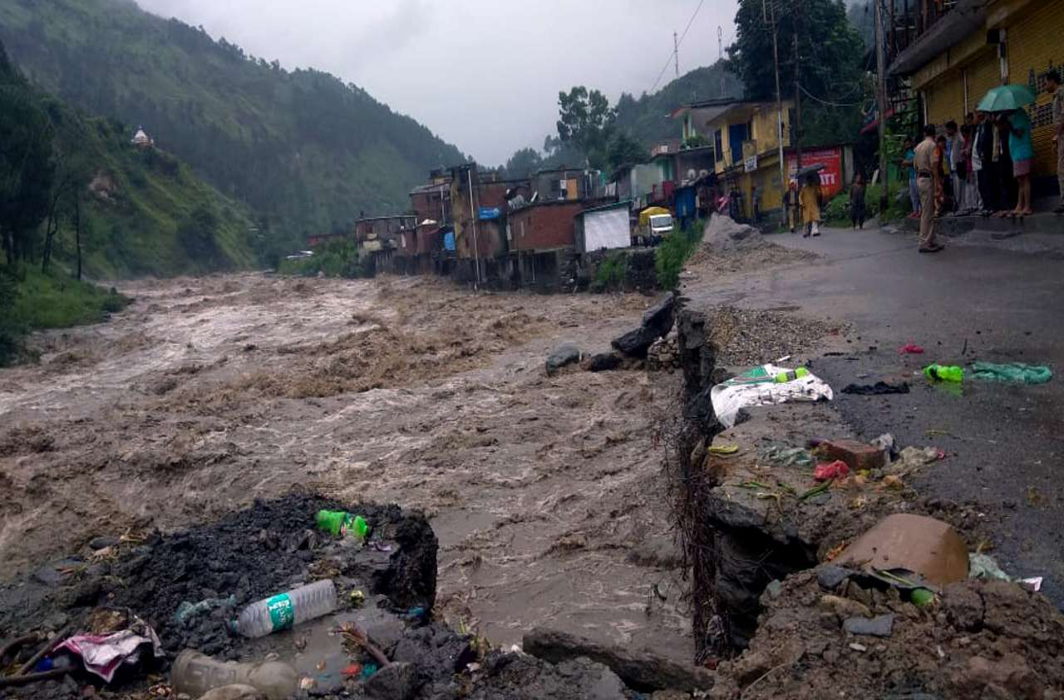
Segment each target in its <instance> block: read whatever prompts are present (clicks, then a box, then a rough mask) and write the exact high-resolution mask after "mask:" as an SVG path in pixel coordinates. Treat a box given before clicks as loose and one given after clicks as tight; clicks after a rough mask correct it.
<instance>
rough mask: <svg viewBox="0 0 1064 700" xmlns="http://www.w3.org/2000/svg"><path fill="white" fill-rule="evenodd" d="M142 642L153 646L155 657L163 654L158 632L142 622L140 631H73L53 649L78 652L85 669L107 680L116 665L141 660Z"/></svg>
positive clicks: (109, 679) (113, 674)
mask: <svg viewBox="0 0 1064 700" xmlns="http://www.w3.org/2000/svg"><path fill="white" fill-rule="evenodd" d="M144 644H150V645H151V646H152V652H153V653H154V654H155V657H156V658H161V657H163V656H165V655H166V654H165V652H163V645H162V643H161V642H160V641H159V637H158V635H156V634H155V630H153V629H152V628H151V627H150V626H148V625H144V626H143V627H142V628H141V631H140V632H139V633H138V632H135V631H134V630H133V629H125V630H122V631H120V632H114V633H113V634H76V635H74V636H73V637H68V638H67V639H64V640H63V641H62V642H60V643H59V644H58V645H57V646H56V649H67V650H69V651H71V652H73V653H75V654H77V655H78V656H80V657H81V660H82V662H83V663H84V664H85V670H87V671H89V672H91V673H94V674H96V675H97V676H99V677H100V678H102V679H103V680H104V681H105V682H107V683H110V682H111V679H112V678H114V676H115V672H116V671H117V670H118V667H119V666H121V665H122V664H123V663H131V664H133V663H137V661H139V660H140V647H141V645H144Z"/></svg>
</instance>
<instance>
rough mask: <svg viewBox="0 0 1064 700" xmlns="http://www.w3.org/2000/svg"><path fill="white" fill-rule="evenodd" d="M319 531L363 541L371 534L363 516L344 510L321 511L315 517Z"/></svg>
mask: <svg viewBox="0 0 1064 700" xmlns="http://www.w3.org/2000/svg"><path fill="white" fill-rule="evenodd" d="M314 520H315V522H316V523H317V524H318V529H319V530H324V531H325V532H328V533H331V534H333V535H350V536H352V537H354V538H355V539H357V540H359V541H362V540H365V539H366V535H367V534H369V523H367V522H366V519H365V518H363V517H362V516H361V515H352V514H351V513H348V512H347V511H343V510H319V511H318V514H317V515H316V516H315V517H314Z"/></svg>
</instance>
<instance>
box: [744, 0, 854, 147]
mask: <svg viewBox="0 0 1064 700" xmlns="http://www.w3.org/2000/svg"><path fill="white" fill-rule="evenodd" d="M769 4H771V5H773V6H774V8H775V20H776V31H777V41H778V45H779V56H780V84H781V86H782V92H783V97H784V98H785V99H789V98H793V97H794V95H795V85H796V84H797V85H800V86H801V87H800V94H801V99H802V105H803V122H806V127H805V128H803V131H804V133H803V134H802V140H803V142H810V141H817V140H820V141H823V140H838V139H839V138H840V136H841V137H842V138H850V137H852V136H853V135H855V132H854V129H855V128H856V126H857V125H858V124H859V120H860V111H859V107H860V103H861V102H862V101H863V100H864V98H865V97H866V86H865V83H864V80H863V73H864V71H863V68H864V66H863V65H862V59H863V57H864V42H863V41H862V40H861V37H860V36H858V34H857V32H856V30H855V29H854V27H853V25H851V24H850V22H849V20H848V18H847V16H846V6H845V4H844V3H843V2H842V1H841V0H767V3H766V1H765V0H740V2H739V11H738V12H737V13H736V16H735V24H736V39H735V43H734V44H732V45H731V46H730V47H728V57H729V64H730V68H731V69H732V70H733V71H734V72H735V73H736V74H737V75H738V76H739V77H740V78H741V79H742V81H743V84H744V85H745V87H746V96H747V98H748V99H753V100H770V99H774V98H775V95H776V76H775V69H774V66H773V62H772V60H765V57H766V56H768V57H771V56H772V27H771V25H770V23H768V22H766V12H765V10H766V8H767V7H768V6H769ZM770 17H771V13H770ZM796 72H797V78H798V80H797V83H796V81H795V74H796ZM806 113H807V114H806Z"/></svg>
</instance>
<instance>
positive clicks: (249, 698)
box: [200, 683, 266, 700]
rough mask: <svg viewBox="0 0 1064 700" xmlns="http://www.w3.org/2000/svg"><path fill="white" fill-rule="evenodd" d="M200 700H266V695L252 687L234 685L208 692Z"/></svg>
mask: <svg viewBox="0 0 1064 700" xmlns="http://www.w3.org/2000/svg"><path fill="white" fill-rule="evenodd" d="M200 700H266V695H265V694H263V693H262V692H260V691H259V690H258V689H257V688H255V687H254V686H250V685H243V684H239V683H235V684H233V685H223V686H222V687H221V688H215V689H213V690H208V691H207V692H206V693H204V694H203V695H201V696H200Z"/></svg>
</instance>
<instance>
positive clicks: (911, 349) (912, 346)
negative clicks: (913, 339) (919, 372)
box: [898, 343, 924, 355]
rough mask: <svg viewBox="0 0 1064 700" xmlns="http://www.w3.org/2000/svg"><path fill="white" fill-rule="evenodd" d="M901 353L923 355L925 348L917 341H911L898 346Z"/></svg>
mask: <svg viewBox="0 0 1064 700" xmlns="http://www.w3.org/2000/svg"><path fill="white" fill-rule="evenodd" d="M898 354H899V355H923V354H924V349H923V348H922V347H920V346H919V345H917V344H916V343H909V344H908V345H902V346H901V347H900V348H898Z"/></svg>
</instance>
